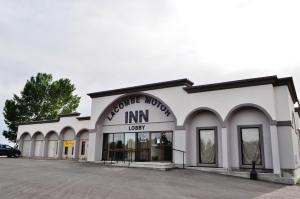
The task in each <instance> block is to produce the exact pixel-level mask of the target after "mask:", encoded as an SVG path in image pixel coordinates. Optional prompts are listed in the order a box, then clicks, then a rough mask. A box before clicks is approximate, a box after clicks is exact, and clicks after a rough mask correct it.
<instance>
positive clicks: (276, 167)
mask: <svg viewBox="0 0 300 199" xmlns="http://www.w3.org/2000/svg"><path fill="white" fill-rule="evenodd" d="M270 133H271V147H272V160H273V173H274V174H280V173H281V171H280V159H279V144H278V134H277V126H276V125H271V126H270Z"/></svg>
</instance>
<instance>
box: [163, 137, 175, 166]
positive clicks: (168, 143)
mask: <svg viewBox="0 0 300 199" xmlns="http://www.w3.org/2000/svg"><path fill="white" fill-rule="evenodd" d="M161 143H162V147H163V153H162V160H164V161H172V157H173V150H172V148H173V136H172V133H171V132H163V133H162V136H161Z"/></svg>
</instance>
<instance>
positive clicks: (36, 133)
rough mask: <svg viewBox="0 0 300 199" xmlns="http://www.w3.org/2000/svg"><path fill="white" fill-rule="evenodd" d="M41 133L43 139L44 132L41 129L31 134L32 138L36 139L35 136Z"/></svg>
mask: <svg viewBox="0 0 300 199" xmlns="http://www.w3.org/2000/svg"><path fill="white" fill-rule="evenodd" d="M39 135H42V136H43V139H44V138H45V136H44V134H43V133H42V132H41V131H36V132H35V133H34V134H33V135H32V139H36V138H37V136H39Z"/></svg>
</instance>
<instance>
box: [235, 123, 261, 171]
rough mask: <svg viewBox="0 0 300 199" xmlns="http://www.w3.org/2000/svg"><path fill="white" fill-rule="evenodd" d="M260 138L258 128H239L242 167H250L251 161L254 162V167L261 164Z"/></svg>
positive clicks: (259, 129)
mask: <svg viewBox="0 0 300 199" xmlns="http://www.w3.org/2000/svg"><path fill="white" fill-rule="evenodd" d="M261 136H262V135H261V128H260V127H241V128H240V130H239V137H240V149H241V150H240V153H241V164H242V165H249V166H251V165H252V162H253V161H255V164H256V165H262V164H263V161H262V144H261V140H262V139H261Z"/></svg>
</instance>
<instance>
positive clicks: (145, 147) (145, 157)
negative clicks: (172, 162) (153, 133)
mask: <svg viewBox="0 0 300 199" xmlns="http://www.w3.org/2000/svg"><path fill="white" fill-rule="evenodd" d="M149 143H150V135H149V133H148V132H147V133H138V142H137V149H138V157H137V158H138V160H139V161H149V156H150V149H149V146H150V144H149Z"/></svg>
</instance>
